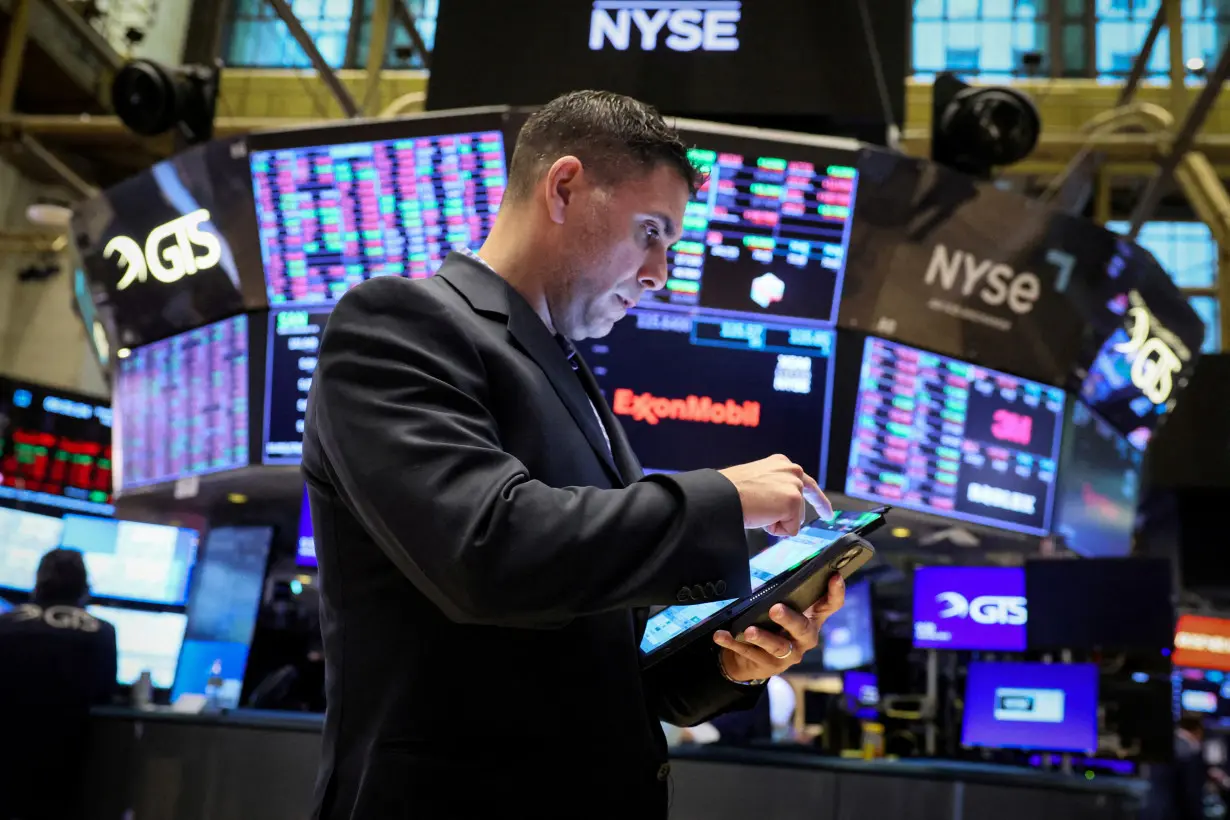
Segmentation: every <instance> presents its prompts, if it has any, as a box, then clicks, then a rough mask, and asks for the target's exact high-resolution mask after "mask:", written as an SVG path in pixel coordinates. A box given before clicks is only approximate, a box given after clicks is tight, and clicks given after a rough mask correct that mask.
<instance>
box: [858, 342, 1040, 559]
mask: <svg viewBox="0 0 1230 820" xmlns="http://www.w3.org/2000/svg"><path fill="white" fill-rule="evenodd" d="M1063 407H1064V394H1063V391H1062V390H1060V389H1059V388H1057V387H1048V386H1046V385H1042V384H1038V383H1036V382H1031V381H1026V380H1025V379H1019V378H1017V377H1015V376H1009V375H1007V374H1004V373H999V372H997V371H994V370H989V369H987V368H985V367H980V366H978V365H973V364H969V363H967V362H959V361H957V360H955V359H950V358H948V357H946V356H940V355H937V354H934V353H927V352H925V351H922V350H918V349H916V348H912V347H906V346H905V345H901V344H896V343H894V342H888V341H885V340H883V339H878V338H875V337H868V338H867V341H866V342H865V346H864V349H863V363H862V371H861V373H860V376H859V390H858V399H857V401H856V405H855V411H854V432H853V435H852V437H853V441H852V443H851V446H850V458H849V465H848V470H847V473H846V485H845V490H846V494H847V495H850V496H854V497H855V498H864V499H868V500H872V501H877V502H881V503H886V504H899V505H901V506H903V507H908V508H910V509H913V510H919V511H921V512H927V513H932V514H935V515H941V516H945V517H948V518H957V519H960V520H963V521H970V522H973V523H976V524H986V525H989V526H993V527H1002V528H1004V529H1009V530H1015V531H1017V532H1024V533H1031V534H1035V535H1046V534H1047V533H1048V532H1049V527H1050V514H1051V504H1052V498H1053V494H1054V485H1055V469H1056V463H1057V461H1058V458H1057V456H1058V452H1059V435H1060V431H1061V428H1062V424H1061V422H1062V419H1063Z"/></svg>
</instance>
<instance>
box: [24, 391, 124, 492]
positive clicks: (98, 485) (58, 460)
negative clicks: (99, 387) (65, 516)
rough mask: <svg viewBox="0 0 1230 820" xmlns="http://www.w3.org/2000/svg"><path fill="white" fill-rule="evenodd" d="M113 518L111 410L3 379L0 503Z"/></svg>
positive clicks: (95, 402) (88, 400)
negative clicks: (33, 505)
mask: <svg viewBox="0 0 1230 820" xmlns="http://www.w3.org/2000/svg"><path fill="white" fill-rule="evenodd" d="M6 502H9V503H19V504H36V505H40V506H43V507H53V508H56V509H61V510H71V511H75V512H83V513H95V514H97V515H111V514H112V513H113V512H115V507H114V506H112V503H111V407H110V406H109V405H107V404H106V403H105V402H102V401H100V400H98V399H92V398H89V397H86V396H76V395H66V394H64V393H63V392H62V391H55V390H50V389H48V388H45V387H40V386H38V385H33V384H25V383H18V382H12V381H8V380H4V379H0V504H4V503H6Z"/></svg>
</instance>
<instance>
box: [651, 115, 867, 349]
mask: <svg viewBox="0 0 1230 820" xmlns="http://www.w3.org/2000/svg"><path fill="white" fill-rule="evenodd" d="M766 133H772V132H764V131H761V130H759V129H752V128H733V127H731V126H720V125H717V124H712V123H708V124H701V123H696V124H695V126H694V127H691V128H688V127H685V128H684V130H683V131H682V134H681V135H682V137H683V139H684V141H685V142H687V143H688V144H689V145H693V144H694V145H696V147H695V148H691V149H690V150H689V151H688V156H689V158H690V159H691V160H692V163H693V164H694V165H695V166H696V167H698V168H699V169H701V171H702V172H703V173H704V174H705V180H704V183H703V184H702V185H701V187H700V190H698V191H697V192H696V193H695V194H694V195H693V196H692V199H691V201H690V202H689V203H688V205H687V210H686V211H685V212H684V218H683V234H682V237H681V238H680V239H679V241H678V242H676V243H675V244H674V245H672V246H671V247H670V249H669V251H668V252H667V269H668V274H669V275H668V278H667V280H666V287H665V288H663V289H662V290H660V291H657V292H649V293H646V294H645V296H644V297H643V298H642V299H641V306H642V307H646V308H660V309H663V310H672V311H679V312H684V313H694V312H698V311H699V312H703V313H704V314H705V315H707V316H710V317H718V318H730V319H736V320H738V319H743V320H749V321H766V320H770V319H779V320H783V321H786V322H795V323H804V324H820V325H830V326H831V325H833V324H835V323H836V321H837V304H838V301H839V300H840V298H841V285H842V281H843V279H844V278H845V270H846V248H847V246H848V244H849V239H850V222H851V215H852V214H853V212H854V198H855V195H856V192H857V189H858V171H857V170H856V168H855V163H856V160H857V155H858V144H857V143H854V142H851V141H848V140H839V139H833V138H829V137H808V136H802V135H798V136H791V137H789V138H786V137H781V138H776V139H766V138H764V137H760V138H756V137H754V136H752V135H763V134H766Z"/></svg>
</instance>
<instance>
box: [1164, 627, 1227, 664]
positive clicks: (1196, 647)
mask: <svg viewBox="0 0 1230 820" xmlns="http://www.w3.org/2000/svg"><path fill="white" fill-rule="evenodd" d="M1173 660H1174V665H1175V666H1186V667H1191V668H1193V669H1216V670H1220V671H1223V672H1230V619H1226V618H1214V617H1211V616H1209V615H1180V616H1179V622H1178V623H1177V624H1176V625H1175V633H1174V657H1173Z"/></svg>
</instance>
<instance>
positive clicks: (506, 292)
mask: <svg viewBox="0 0 1230 820" xmlns="http://www.w3.org/2000/svg"><path fill="white" fill-rule="evenodd" d="M436 276H437V277H438V278H441V279H444V280H445V281H446V282H448V283H449V284H450V285H451V286H452V287H453V288H454V289H455V290H456V291H457V292H458V293H460V294H461V295H462V296H463V297H464V298H465V299H466V301H467V302H469V303H470V306H471V307H472V308H474V310H475V311H476V312H478V313H484V314H489V315H499V316H502V317H503V318H504V320H505V321H506V322H507V324H508V332H509V333H510V334H511V335H512V337H513V340H514V341H515V342H516V343H517V345H518V346H519V347H520V348H521V349H522V350H523V351H525V353H526V355H528V356H529V357H530V358H531V359H533V360H534V363H535V364H537V365H538V367H539V368H541V369H542V372H543V373H544V374H546V377H547V379H548V380H549V381H550V382H551V386H552V387H553V388H554V389H555V393H556V395H558V396H559V398H560V401H562V402H563V403H564V406H565V407H567V408H568V412H569V414H571V415H572V420H573V421H575V422H576V423H577V426H578V427H580V428H581V431H582V432H583V433H584V434H585V439H586V440H587V441H588V442H589V445H590V447H592V448H593V450H594V454H595V455H597V456H598V458H599V460H600V461H601V462H602V464H603V466H604V467H606V469H607V472H609V473H610V475H611V478H613V479H614V480H615V482H616V485H617V486H622V485H623V482H624V479H623V478H622V477H621V476H620V471H619V469H618V468H617V467H616V466H615V461H614V460H613V459H612V456H611V450H610V449H609V448H608V447H607V443H606V437H605V436H603V435H602V430H601V429H599V427H598V418H597V417H596V416H595V415H594V408H593V407H591V405H590V401H589V397H588V396H586V395H585V388H584V387H582V385H581V381H580V379H578V378H577V375H578V374H577V373H574V372H573V370H572V366H571V365H570V364H569V363H568V357H567V356H566V355H565V354H564V351H563V348H561V347H560V346H559V344H558V343H557V342H556V341H555V337H554V336H552V335H551V331H550V330H548V329H547V326H546V325H545V324H543V321H542V319H540V318H538V314H536V313H535V312H534V310H533V308H531V307H530V306H529V303H528V302H526V301H525V299H524V298H522V296H521V294H519V293H517V291H516V290H514V289H513V288H512V286H511V285H509V284H508V283H507V282H505V281H504V280H503V279H501V278H500V277H499V276H498V275H497V274H496V273H495V272H493V271H492V270H490V269H489V268H487V266H485V265H484V264H482V263H481V262H478V261H475V260H473V259H470V258H469V257H467V256H465V255H463V254H459V253H452V254H449V256H448V258H447V259H446V260H445V262H444V264H443V265H442V266H441V267H440V271H439V273H437V274H436ZM590 378H591V379H592V376H591V377H590ZM599 412H601V411H599ZM608 429H609V428H608ZM613 444H614V436H613V434H612V445H613Z"/></svg>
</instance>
